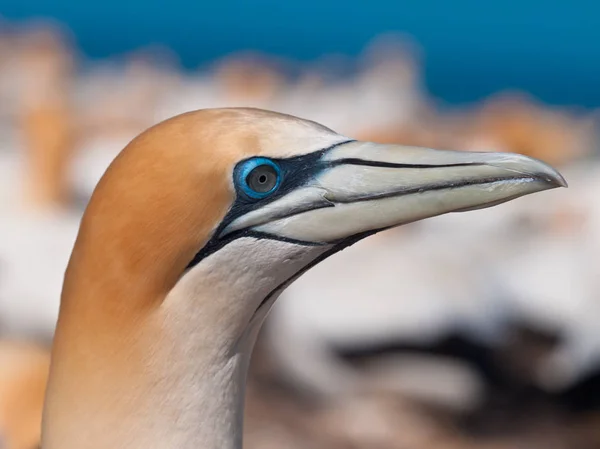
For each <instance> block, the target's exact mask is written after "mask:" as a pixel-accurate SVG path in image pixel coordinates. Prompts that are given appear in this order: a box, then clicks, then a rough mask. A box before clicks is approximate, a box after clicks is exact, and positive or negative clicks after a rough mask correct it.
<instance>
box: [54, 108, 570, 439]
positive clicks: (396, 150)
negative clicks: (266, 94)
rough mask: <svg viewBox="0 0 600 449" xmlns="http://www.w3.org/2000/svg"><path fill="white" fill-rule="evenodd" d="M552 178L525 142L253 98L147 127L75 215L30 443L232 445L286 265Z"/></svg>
mask: <svg viewBox="0 0 600 449" xmlns="http://www.w3.org/2000/svg"><path fill="white" fill-rule="evenodd" d="M560 186H566V183H565V181H564V179H563V178H562V176H561V175H560V174H559V173H558V172H557V171H556V170H554V169H553V168H551V167H549V166H548V165H546V164H544V163H542V162H540V161H537V160H534V159H530V158H527V157H524V156H520V155H516V154H499V153H496V154H493V153H467V152H453V151H440V150H432V149H426V148H416V147H403V146H400V145H381V144H374V143H369V142H361V141H356V140H353V139H350V138H348V137H345V136H342V135H339V134H337V133H335V132H334V131H332V130H330V129H329V128H326V127H324V126H322V125H319V124H317V123H315V122H311V121H307V120H302V119H299V118H295V117H292V116H288V115H283V114H278V113H273V112H268V111H263V110H257V109H245V108H240V109H235V108H233V109H216V110H200V111H195V112H190V113H185V114H183V115H180V116H177V117H175V118H171V119H168V120H166V121H164V122H162V123H160V124H158V125H156V126H154V127H152V128H150V129H149V130H147V131H145V132H143V133H142V134H141V135H140V136H138V137H136V138H135V139H134V140H133V141H132V142H130V143H129V144H128V145H127V146H126V147H125V149H124V150H123V151H122V152H121V153H120V154H119V155H118V156H117V157H116V158H115V160H114V161H113V162H112V163H111V165H110V166H109V168H108V169H107V171H106V173H105V174H104V176H103V177H102V178H101V180H100V182H99V183H98V185H97V187H96V189H95V191H94V193H93V194H92V197H91V199H90V202H89V204H88V206H87V209H86V211H85V213H84V215H83V218H82V221H81V226H80V230H79V233H78V236H77V239H76V242H75V245H74V248H73V252H72V255H71V258H70V261H69V264H68V267H67V270H66V273H65V279H64V286H63V292H62V297H61V306H60V312H59V318H58V323H57V329H56V334H55V339H54V344H53V351H52V362H51V367H50V376H49V380H48V388H47V396H46V403H45V408H44V415H43V426H42V447H43V448H44V449H59V448H60V449H69V448H77V449H83V448H85V449H93V448H103V449H105V448H111V449H117V448H128V449H135V448H144V449H147V448H150V447H152V448H179V449H185V448H198V447H203V448H215V449H216V448H220V449H224V448H232V449H234V448H240V447H241V446H242V415H243V409H244V389H245V380H246V373H247V369H248V363H249V360H250V355H251V352H252V348H253V344H254V342H255V340H256V337H257V333H258V331H259V329H260V327H261V324H262V323H263V321H264V319H265V317H266V315H267V312H268V311H269V309H270V307H271V306H272V304H273V302H274V301H275V300H276V298H277V297H278V296H279V294H280V293H281V292H282V290H284V289H285V288H286V287H287V286H288V285H289V284H290V283H291V282H293V281H294V280H295V279H296V278H298V277H299V276H300V275H302V274H303V273H304V272H305V271H307V270H308V269H310V268H311V267H313V266H314V265H316V264H318V263H319V262H320V261H322V260H324V259H325V258H327V257H328V256H330V255H332V254H334V253H336V252H338V251H340V250H342V249H344V248H345V247H348V246H349V245H351V244H353V243H355V242H357V241H359V240H360V239H362V238H365V237H367V236H369V235H371V234H374V233H376V232H377V231H380V230H383V229H387V228H390V227H394V226H399V225H402V224H404V223H408V222H413V221H416V220H420V219H424V218H427V217H432V216H435V215H440V214H444V213H448V212H453V211H466V210H471V209H477V208H483V207H488V206H492V205H495V204H499V203H501V202H504V201H508V200H511V199H514V198H517V197H519V196H522V195H526V194H531V193H534V192H539V191H542V190H547V189H552V188H556V187H560ZM365 269H368V267H365ZM340 313H343V311H340Z"/></svg>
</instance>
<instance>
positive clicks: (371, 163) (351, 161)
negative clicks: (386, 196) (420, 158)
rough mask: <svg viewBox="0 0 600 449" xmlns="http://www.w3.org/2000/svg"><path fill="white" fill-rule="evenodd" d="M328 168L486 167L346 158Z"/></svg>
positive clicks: (472, 164) (475, 164)
mask: <svg viewBox="0 0 600 449" xmlns="http://www.w3.org/2000/svg"><path fill="white" fill-rule="evenodd" d="M329 164H330V165H329V166H331V167H335V166H338V165H365V166H367V167H382V168H423V169H426V168H450V167H473V166H481V165H486V164H484V163H468V162H464V163H457V164H439V165H429V164H399V163H398V164H396V163H394V162H383V161H371V160H366V159H358V158H347V159H337V160H334V161H329Z"/></svg>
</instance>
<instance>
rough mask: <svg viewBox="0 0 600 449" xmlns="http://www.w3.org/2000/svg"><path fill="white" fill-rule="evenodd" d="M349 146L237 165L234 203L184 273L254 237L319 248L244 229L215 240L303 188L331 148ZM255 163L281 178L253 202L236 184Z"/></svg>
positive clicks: (324, 167) (244, 162)
mask: <svg viewBox="0 0 600 449" xmlns="http://www.w3.org/2000/svg"><path fill="white" fill-rule="evenodd" d="M350 142H354V140H345V141H343V142H339V143H336V144H335V145H332V146H330V147H328V148H324V149H322V150H318V151H315V152H313V153H309V154H304V155H301V156H294V157H291V158H287V159H274V158H271V159H266V158H259V157H255V158H249V159H245V160H243V161H240V162H239V163H238V164H237V165H236V166H235V168H234V171H233V179H234V181H235V182H234V184H235V188H236V199H235V202H234V203H233V205H232V206H231V208H230V209H229V211H228V212H227V214H226V215H225V217H224V218H223V221H222V222H221V224H220V225H219V226H218V228H217V229H216V230H215V232H214V234H213V236H212V238H211V239H210V240H209V241H208V242H207V243H206V245H204V247H203V248H202V249H200V251H198V253H196V255H195V256H194V258H193V259H192V260H191V261H190V263H189V264H188V266H187V267H186V270H189V269H190V268H192V267H194V266H195V265H196V264H198V263H199V262H200V261H201V260H202V259H204V258H206V257H208V256H209V255H210V254H212V253H214V252H216V251H218V250H219V249H221V248H223V247H224V246H225V245H227V244H228V243H230V242H232V241H234V240H235V239H237V238H240V237H248V236H250V237H255V238H258V239H266V238H269V239H272V240H281V241H288V242H290V243H295V244H299V245H305V246H315V245H321V243H318V242H304V241H296V240H293V239H285V238H280V237H278V236H272V235H270V234H263V233H259V232H255V231H249V230H247V229H246V230H240V231H237V232H233V233H231V234H229V235H227V236H225V237H223V238H219V235H220V234H221V232H222V231H223V229H225V227H227V225H229V224H230V223H231V222H232V221H233V220H235V219H236V218H238V217H240V216H242V215H244V214H246V213H248V212H250V211H251V210H253V209H256V208H258V207H262V206H264V205H266V204H269V203H270V202H272V201H275V200H277V199H278V198H281V197H283V196H285V195H287V194H288V193H290V192H291V191H292V190H295V189H296V188H298V187H301V186H303V185H305V184H306V183H307V182H308V181H309V180H310V179H312V178H313V177H315V176H316V175H317V174H318V173H319V172H321V171H322V170H324V169H326V168H328V167H330V166H331V163H329V162H322V161H321V159H322V157H323V155H324V154H325V153H327V152H328V151H331V150H333V149H334V148H336V147H338V146H340V145H344V144H346V143H350ZM258 159H261V160H263V161H264V160H265V159H266V160H267V161H270V162H272V163H273V164H275V165H276V166H277V167H278V168H279V174H280V178H281V181H280V183H279V185H278V186H277V187H276V188H275V189H273V190H272V191H271V193H268V194H267V195H265V196H264V197H262V198H255V197H252V196H250V195H248V193H247V191H245V189H244V187H243V184H242V183H240V181H239V180H240V179H241V176H242V175H243V169H244V168H245V167H248V165H247V164H248V161H252V160H258ZM252 168H254V167H252ZM252 168H251V169H250V170H248V172H247V173H246V177H245V179H246V183H248V182H249V181H250V180H247V178H248V175H250V172H251V171H252ZM259 177H260V176H259Z"/></svg>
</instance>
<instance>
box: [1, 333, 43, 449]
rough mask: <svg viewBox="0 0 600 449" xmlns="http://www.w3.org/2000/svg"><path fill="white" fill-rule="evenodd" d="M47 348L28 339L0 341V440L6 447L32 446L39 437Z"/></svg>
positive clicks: (14, 448)
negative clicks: (26, 341)
mask: <svg viewBox="0 0 600 449" xmlns="http://www.w3.org/2000/svg"><path fill="white" fill-rule="evenodd" d="M49 367H50V352H49V351H48V350H47V349H46V348H43V347H39V346H37V345H34V344H28V343H15V342H10V341H3V342H1V343H0V441H2V447H3V448H5V449H33V448H35V447H38V445H39V443H40V437H41V424H42V408H43V403H44V394H45V391H46V380H47V376H48V369H49Z"/></svg>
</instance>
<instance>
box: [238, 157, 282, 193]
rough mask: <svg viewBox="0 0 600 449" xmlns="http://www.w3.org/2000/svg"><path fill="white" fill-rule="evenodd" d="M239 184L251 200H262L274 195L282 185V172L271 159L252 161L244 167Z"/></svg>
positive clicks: (260, 158)
mask: <svg viewBox="0 0 600 449" xmlns="http://www.w3.org/2000/svg"><path fill="white" fill-rule="evenodd" d="M238 182H239V184H240V186H241V188H242V190H243V191H244V193H245V194H246V195H248V196H249V197H250V198H254V199H260V198H264V197H266V196H268V195H270V194H271V193H273V192H274V191H275V190H277V188H278V187H279V184H280V183H281V170H280V169H279V166H278V165H277V164H276V163H275V162H273V161H272V160H270V159H266V158H262V157H258V158H254V159H250V160H248V161H246V162H245V163H244V165H243V166H242V169H241V172H240V176H239V181H238Z"/></svg>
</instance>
